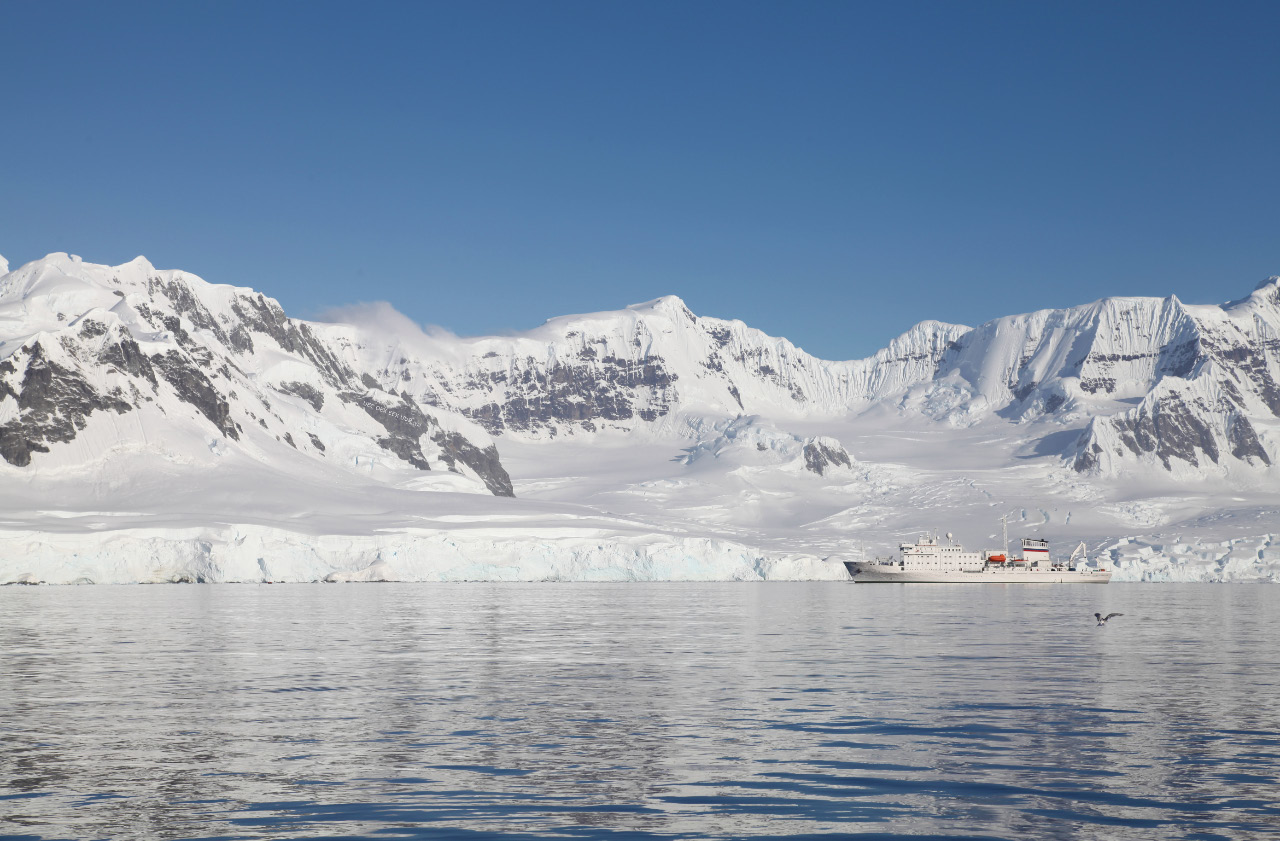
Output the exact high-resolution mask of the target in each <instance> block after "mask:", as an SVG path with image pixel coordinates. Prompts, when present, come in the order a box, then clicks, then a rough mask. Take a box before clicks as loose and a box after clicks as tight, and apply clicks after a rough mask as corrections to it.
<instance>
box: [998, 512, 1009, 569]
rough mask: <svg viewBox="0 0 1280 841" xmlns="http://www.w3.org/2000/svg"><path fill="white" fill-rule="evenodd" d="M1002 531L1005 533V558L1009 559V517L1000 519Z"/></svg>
mask: <svg viewBox="0 0 1280 841" xmlns="http://www.w3.org/2000/svg"><path fill="white" fill-rule="evenodd" d="M1000 529H1001V531H1003V533H1004V557H1005V560H1008V558H1009V515H1008V514H1005V515H1004V516H1003V517H1001V518H1000Z"/></svg>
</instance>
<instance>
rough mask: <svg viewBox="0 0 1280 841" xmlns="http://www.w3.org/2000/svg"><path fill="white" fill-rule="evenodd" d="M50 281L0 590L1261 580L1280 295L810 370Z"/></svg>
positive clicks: (6, 327)
mask: <svg viewBox="0 0 1280 841" xmlns="http://www.w3.org/2000/svg"><path fill="white" fill-rule="evenodd" d="M348 316H349V317H348V318H346V319H345V320H344V323H308V322H301V321H297V320H295V319H290V318H288V317H287V316H286V315H285V314H284V313H283V311H282V310H280V307H279V305H278V304H276V302H274V301H272V300H271V299H269V298H266V297H265V296H262V295H260V294H258V293H256V292H254V291H253V290H250V289H246V288H243V287H233V286H220V285H214V284H209V283H206V282H205V281H203V280H201V279H200V278H197V277H195V276H193V275H190V274H187V273H183V272H176V271H160V270H157V269H155V268H154V267H152V266H151V265H150V264H149V263H147V262H146V261H145V260H143V259H142V258H138V259H137V260H134V261H132V262H130V263H127V264H124V265H123V266H115V267H109V266H98V265H93V264H89V263H85V262H83V261H81V260H79V258H75V257H72V256H69V255H65V254H54V255H50V256H49V257H46V258H44V259H43V260H38V261H35V262H33V263H30V264H28V265H26V266H23V267H20V268H18V269H16V270H14V271H12V272H8V273H5V274H4V275H3V276H2V277H0V456H3V461H0V535H2V536H3V540H2V542H0V583H3V582H13V581H18V580H29V581H49V582H64V583H69V582H74V581H77V580H92V581H95V582H131V581H168V580H209V581H224V580H238V581H261V580H291V581H292V580H370V579H374V580H376V579H397V580H421V579H432V580H456V579H533V580H543V579H554V580H565V579H593V580H628V579H640V578H649V579H652V578H660V579H672V578H675V579H678V578H695V579H709V578H718V579H758V578H831V579H840V578H843V577H844V571H843V567H842V566H841V565H840V564H839V561H840V560H841V559H844V558H847V557H854V556H857V555H860V554H885V553H887V552H889V551H891V550H892V549H893V548H894V546H895V545H896V543H897V542H899V541H901V540H905V539H910V538H912V537H914V536H915V535H916V534H917V533H919V532H921V531H924V530H928V529H930V528H933V527H937V528H939V529H940V530H942V531H953V532H955V533H956V535H957V537H958V538H959V539H960V540H961V541H962V542H964V543H966V544H967V545H969V546H971V547H973V548H979V547H981V546H984V545H985V546H994V545H995V542H996V541H997V540H998V538H997V537H996V534H997V533H998V530H999V517H1000V516H1001V515H1005V514H1012V515H1013V520H1012V521H1011V532H1013V533H1014V534H1016V535H1018V536H1022V535H1026V536H1031V535H1032V534H1035V535H1038V536H1044V537H1046V538H1048V539H1050V540H1051V541H1052V542H1053V543H1054V545H1055V547H1056V548H1057V549H1058V550H1060V551H1062V552H1063V553H1066V552H1069V551H1070V549H1071V548H1072V547H1073V546H1074V545H1075V543H1076V542H1078V541H1079V540H1082V539H1083V540H1086V541H1087V542H1088V543H1089V545H1090V547H1091V548H1092V549H1093V550H1094V552H1093V555H1094V557H1095V558H1096V559H1097V561H1098V563H1100V564H1103V565H1108V566H1110V567H1113V568H1115V569H1116V571H1117V576H1116V580H1123V579H1126V578H1127V579H1133V580H1137V579H1149V580H1257V579H1265V580H1277V579H1280V565H1278V564H1277V554H1276V552H1277V550H1275V549H1273V548H1272V546H1273V545H1275V540H1274V536H1275V535H1276V534H1277V533H1278V532H1280V516H1277V512H1280V492H1278V491H1277V488H1280V482H1277V481H1276V480H1277V472H1276V471H1277V468H1276V467H1275V462H1276V457H1277V455H1278V454H1280V421H1278V417H1280V387H1277V379H1278V378H1280V342H1278V339H1277V337H1278V336H1280V280H1278V279H1276V278H1272V279H1271V280H1269V281H1267V282H1265V283H1263V284H1261V285H1260V286H1259V287H1258V289H1257V290H1255V292H1254V293H1253V294H1252V295H1250V296H1248V297H1246V298H1244V299H1241V300H1240V301H1236V302H1234V303H1231V304H1228V305H1224V306H1222V307H1191V306H1186V305H1183V304H1181V303H1180V302H1178V301H1177V300H1176V299H1175V298H1167V299H1136V298H1117V299H1107V300H1104V301H1099V302H1096V303H1094V304H1089V305H1086V306H1081V307H1075V308H1071V309H1067V310H1045V311H1041V312H1036V313H1030V314H1025V315H1015V316H1009V317H1006V318H1002V319H997V320H995V321H993V322H990V323H988V324H984V325H981V326H979V327H977V328H968V327H964V326H959V325H949V324H942V323H938V322H924V323H922V324H919V325H916V326H915V327H912V328H911V329H910V330H908V331H907V332H906V333H904V334H903V335H902V336H900V337H899V338H897V339H895V340H894V341H893V342H892V343H891V344H890V346H889V347H887V348H885V349H884V350H882V351H880V352H879V353H877V354H876V355H874V356H872V357H869V358H868V359H862V360H852V361H843V362H832V361H826V360H820V359H816V358H814V357H812V356H809V355H808V354H806V353H804V351H802V350H801V349H799V348H797V347H795V346H794V345H793V344H792V343H790V342H788V341H786V340H785V339H780V338H774V337H770V336H767V335H765V334H763V333H761V332H760V331H758V330H754V329H752V328H750V327H747V326H746V325H744V324H742V323H741V322H736V321H725V320H721V319H715V318H707V317H701V316H697V315H694V314H693V313H692V312H690V311H689V309H688V308H687V307H686V306H685V305H684V304H683V302H681V301H680V300H679V299H678V298H675V297H667V298H661V299H658V300H657V301H652V302H649V303H647V304H640V305H636V306H632V307H628V308H626V309H624V310H621V311H617V312H606V313H595V314H588V315H578V316H566V317H563V318H557V319H553V320H551V321H549V322H547V323H546V324H545V325H543V326H542V327H540V328H538V329H536V330H533V331H529V332H527V333H523V334H519V335H515V336H506V337H485V338H472V339H460V338H456V337H449V336H440V335H427V334H425V333H423V332H422V331H421V330H419V329H418V328H417V327H416V326H414V325H413V324H412V323H411V322H409V321H408V319H405V318H403V316H399V315H398V314H396V313H394V311H391V310H390V309H389V308H387V307H385V306H366V307H357V308H353V309H352V310H350V311H349V312H348Z"/></svg>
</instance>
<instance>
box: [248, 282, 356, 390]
mask: <svg viewBox="0 0 1280 841" xmlns="http://www.w3.org/2000/svg"><path fill="white" fill-rule="evenodd" d="M231 309H232V311H233V312H234V313H235V314H236V315H237V316H239V318H240V320H241V322H243V324H244V326H245V327H246V328H248V329H249V330H252V331H254V332H257V333H263V334H265V335H268V336H270V337H271V338H273V339H275V341H276V344H278V345H280V347H282V348H284V349H285V350H287V351H290V352H291V353H296V354H298V355H300V356H303V357H305V358H307V359H309V360H310V361H311V362H312V363H313V364H314V365H315V366H316V368H318V369H319V370H320V373H321V375H323V376H324V378H325V379H327V380H329V381H330V382H331V383H332V384H333V385H335V386H346V385H349V384H350V382H351V379H352V378H353V377H354V376H355V373H354V372H353V371H352V370H351V369H350V368H348V367H347V366H346V365H344V364H342V362H341V361H340V360H339V359H338V358H337V357H336V356H334V355H333V353H331V352H330V351H329V349H328V348H326V347H325V346H324V344H323V343H322V342H321V341H320V340H318V339H317V338H316V337H315V334H314V333H312V332H311V328H310V327H308V326H307V325H306V324H303V323H301V322H295V321H293V319H291V318H289V317H287V316H286V315H285V314H284V310H282V309H280V306H279V305H278V304H276V302H275V301H269V300H267V298H266V296H264V295H261V294H258V295H242V296H240V297H239V298H237V299H236V301H235V303H233V304H232V305H231Z"/></svg>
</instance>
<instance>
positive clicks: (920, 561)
mask: <svg viewBox="0 0 1280 841" xmlns="http://www.w3.org/2000/svg"><path fill="white" fill-rule="evenodd" d="M1005 545H1006V546H1007V545H1008V540H1006V541H1005ZM1077 556H1080V559H1081V562H1080V563H1079V564H1077V563H1076V557H1077ZM1085 561H1086V559H1085V558H1084V544H1083V543H1081V544H1080V545H1079V546H1077V547H1076V550H1075V551H1074V552H1072V553H1071V557H1070V558H1069V559H1067V560H1065V561H1052V560H1050V558H1049V542H1048V541H1047V540H1040V539H1038V538H1030V537H1024V538H1023V539H1022V556H1021V557H1018V558H1012V557H1009V553H1008V551H1007V550H1006V551H1002V552H996V551H990V552H987V551H984V552H967V551H965V549H964V547H962V546H959V545H957V544H956V543H955V542H953V541H952V539H951V534H950V533H948V534H947V545H946V546H942V545H940V544H939V543H938V536H937V535H936V534H933V535H923V536H921V537H920V539H919V540H917V541H916V542H915V543H903V544H901V545H900V546H899V547H898V557H897V558H877V559H875V560H874V561H845V562H844V565H845V569H847V570H849V574H850V575H852V576H853V580H854V581H858V582H894V581H896V582H899V583H904V584H908V583H910V584H959V583H965V584H1067V583H1080V584H1106V583H1107V582H1108V581H1110V580H1111V572H1110V571H1109V570H1107V569H1104V568H1100V567H1098V568H1095V567H1090V566H1088V565H1087V564H1086V562H1085Z"/></svg>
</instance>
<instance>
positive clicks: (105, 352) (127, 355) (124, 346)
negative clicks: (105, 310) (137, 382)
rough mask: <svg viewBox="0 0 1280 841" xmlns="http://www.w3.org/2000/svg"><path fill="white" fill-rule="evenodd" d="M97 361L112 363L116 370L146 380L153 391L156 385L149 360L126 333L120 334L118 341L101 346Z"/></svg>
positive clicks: (153, 371)
mask: <svg viewBox="0 0 1280 841" xmlns="http://www.w3.org/2000/svg"><path fill="white" fill-rule="evenodd" d="M98 361H99V362H102V363H104V364H107V365H112V366H114V367H115V368H116V370H118V371H120V372H122V373H125V374H129V375H130V376H132V377H137V378H139V379H144V380H146V381H147V382H149V383H151V389H152V390H153V391H154V390H155V388H156V386H157V385H158V382H157V381H156V373H155V370H154V368H153V367H152V365H151V360H150V359H148V358H147V355H146V354H145V353H143V352H142V349H141V348H139V347H138V343H137V342H135V341H134V340H133V338H132V337H131V336H129V335H127V334H126V335H124V336H122V337H121V338H120V341H119V342H116V343H115V344H113V345H108V346H107V347H105V348H103V349H102V352H101V353H99V354H98Z"/></svg>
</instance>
